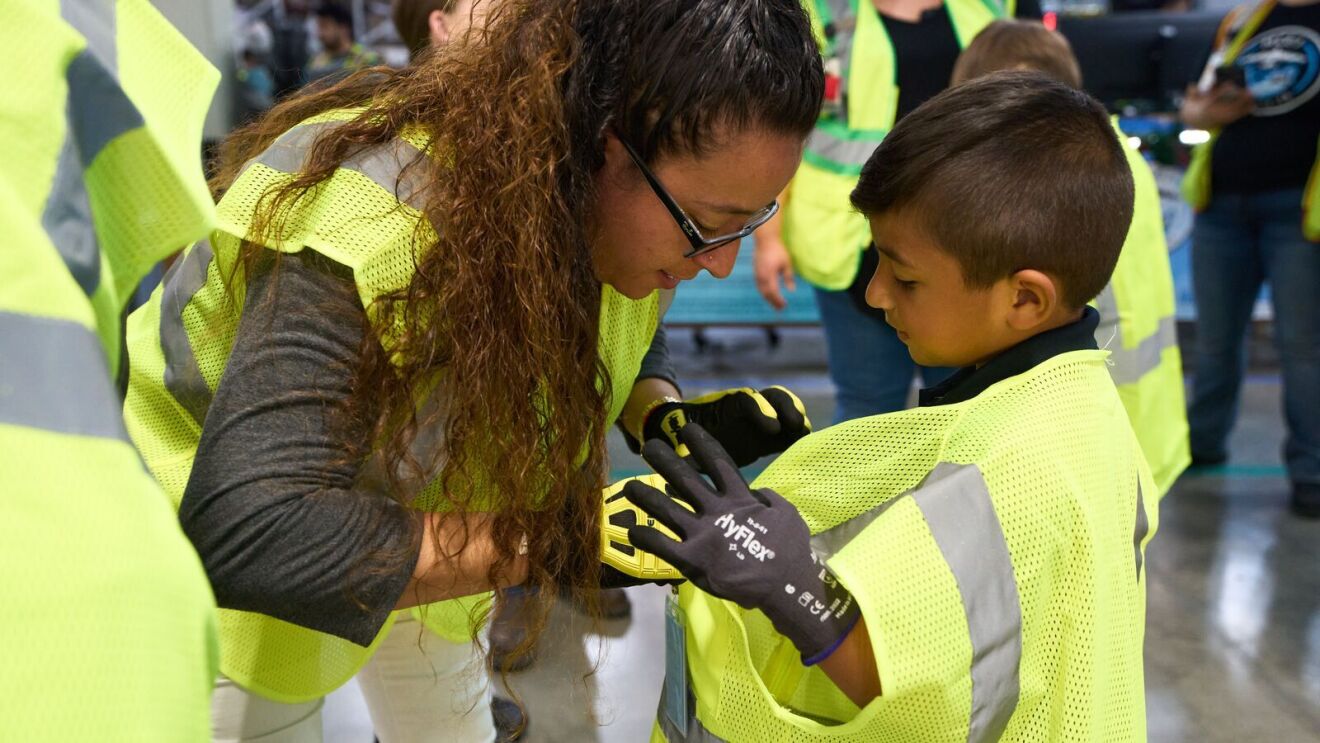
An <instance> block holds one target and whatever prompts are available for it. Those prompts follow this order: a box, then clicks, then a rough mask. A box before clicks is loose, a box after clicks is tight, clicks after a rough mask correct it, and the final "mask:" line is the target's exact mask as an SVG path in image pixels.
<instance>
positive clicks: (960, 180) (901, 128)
mask: <svg viewBox="0 0 1320 743" xmlns="http://www.w3.org/2000/svg"><path fill="white" fill-rule="evenodd" d="M1132 199H1133V195H1132V170H1131V168H1130V167H1129V166H1128V162H1127V157H1126V155H1125V154H1124V152H1123V147H1122V144H1120V143H1119V141H1118V135H1117V132H1115V131H1114V128H1113V126H1112V125H1111V124H1110V122H1109V116H1108V114H1106V113H1105V109H1104V107H1103V106H1101V105H1100V103H1099V102H1097V101H1096V100H1095V99H1094V98H1091V97H1090V96H1089V95H1087V94H1086V93H1084V92H1082V91H1080V90H1077V89H1075V88H1073V87H1071V86H1068V85H1065V84H1063V83H1060V82H1057V81H1054V80H1051V79H1050V78H1048V77H1046V76H1044V75H1041V74H1039V73H1035V72H999V73H995V74H992V75H987V76H985V77H982V78H980V79H978V80H973V81H972V82H969V83H966V84H964V85H960V86H957V87H955V88H950V89H949V90H946V91H944V92H943V93H941V94H939V95H938V96H936V97H934V98H932V99H931V100H929V101H927V102H926V103H925V104H923V105H922V106H920V107H919V108H917V109H916V110H915V111H913V112H912V113H910V114H908V115H907V116H905V117H904V118H903V119H902V120H901V121H900V122H899V123H898V125H897V126H895V127H894V129H893V131H891V132H890V133H889V135H888V136H886V137H885V139H884V141H883V142H881V144H880V146H879V147H878V148H877V149H876V151H875V152H874V153H873V154H872V155H871V158H870V159H869V160H868V161H867V162H866V165H865V166H864V167H863V168H862V175H861V179H860V180H859V181H858V183H857V187H856V188H855V189H854V190H853V192H852V203H853V206H855V207H856V208H857V209H858V210H859V211H861V212H862V213H863V214H865V215H867V216H868V217H872V216H876V215H880V214H885V213H891V212H900V211H901V212H906V213H908V214H911V215H914V216H915V217H916V219H917V220H918V222H919V224H920V225H921V227H922V228H923V229H925V230H926V231H927V233H928V234H929V235H930V236H931V237H932V238H933V239H934V240H935V241H936V242H938V243H939V245H940V246H941V247H942V248H943V249H944V250H946V251H948V252H949V253H950V254H951V255H952V256H953V257H954V258H955V259H957V261H958V263H959V264H960V265H961V267H962V272H963V279H964V281H966V282H967V284H968V285H969V286H972V287H977V288H983V287H988V286H990V285H992V284H994V283H995V282H996V281H999V280H1000V279H1003V278H1006V277H1008V276H1011V275H1012V274H1013V273H1015V272H1017V271H1020V270H1023V269H1028V268H1031V269H1036V270H1038V271H1043V272H1045V273H1047V274H1049V275H1051V276H1053V277H1054V278H1055V279H1057V280H1058V281H1059V283H1060V284H1061V287H1060V292H1061V299H1062V300H1063V302H1064V303H1065V304H1067V305H1069V306H1071V307H1078V308H1080V307H1082V306H1083V305H1085V304H1086V303H1087V302H1088V301H1090V300H1091V299H1093V298H1094V297H1095V296H1096V295H1097V294H1099V293H1100V291H1101V290H1102V289H1103V288H1104V287H1105V284H1107V283H1108V282H1109V277H1110V274H1112V273H1113V271H1114V264H1115V263H1116V262H1117V261H1118V253H1119V251H1120V250H1121V249H1122V247H1123V242H1124V240H1125V239H1126V237H1127V232H1128V226H1129V224H1130V223H1131V221H1132Z"/></svg>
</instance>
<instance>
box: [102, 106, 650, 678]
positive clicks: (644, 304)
mask: <svg viewBox="0 0 1320 743" xmlns="http://www.w3.org/2000/svg"><path fill="white" fill-rule="evenodd" d="M355 114H356V112H354V111H337V112H331V113H328V114H324V115H321V116H318V117H314V118H312V119H309V120H307V121H305V122H304V123H303V124H301V125H299V126H297V127H295V128H293V129H291V130H289V131H288V132H286V133H285V134H283V135H282V136H281V137H279V139H277V140H276V141H275V142H274V143H273V144H272V145H271V146H270V147H269V148H268V149H267V150H266V151H265V152H264V153H262V154H261V155H260V156H258V157H257V158H255V159H254V160H253V161H252V162H251V163H249V164H248V165H247V166H246V169H245V170H244V171H243V173H242V175H241V176H240V177H239V178H238V179H237V180H236V181H235V183H234V184H233V186H232V187H231V188H230V189H229V191H228V192H226V194H225V197H224V198H223V199H222V200H221V202H220V204H219V206H218V216H219V228H218V229H217V230H216V231H215V232H213V233H212V235H211V238H210V240H209V241H204V242H202V243H198V244H197V245H195V246H194V247H193V248H192V249H191V250H190V251H189V252H188V253H187V255H186V256H185V257H183V258H182V259H180V260H179V261H178V262H176V263H175V265H174V266H172V267H171V270H170V273H169V274H167V275H166V279H165V282H164V284H163V285H162V287H161V288H160V289H159V290H157V291H156V293H155V294H154V295H153V296H152V298H151V301H150V303H149V304H147V305H146V306H145V307H143V308H142V309H141V310H140V311H138V312H136V313H134V315H133V317H132V318H131V319H130V324H129V342H130V354H131V358H132V374H131V377H130V384H129V393H128V401H127V405H126V419H127V423H128V429H129V432H130V434H131V435H132V436H133V440H134V441H135V442H136V443H137V444H138V446H139V448H140V449H141V450H142V452H143V457H144V458H145V460H146V462H147V465H148V466H149V467H150V468H151V470H152V472H153V473H155V474H156V476H157V478H158V479H159V480H160V481H161V483H162V484H163V485H164V486H165V490H166V493H167V494H168V495H169V496H170V498H171V499H172V500H173V502H174V504H175V507H176V508H177V507H178V504H179V501H180V500H181V499H182V496H183V491H184V488H185V486H186V485H187V482H188V477H189V473H190V472H191V470H192V463H193V458H194V455H195V452H196V449H197V444H198V441H199V439H200V436H201V431H202V424H203V422H204V420H205V417H206V410H207V408H208V406H209V404H210V401H211V397H212V395H213V393H214V390H215V389H216V386H217V384H218V383H219V380H220V375H221V373H222V372H223V371H224V368H225V364H226V361H227V359H228V356H229V353H230V350H231V349H232V347H233V343H234V333H235V330H236V328H237V318H238V313H237V311H236V309H235V307H234V306H233V303H234V301H235V300H236V301H238V302H241V301H242V297H241V296H238V297H235V298H234V299H231V297H232V296H233V294H232V293H231V292H230V289H229V288H228V286H227V285H226V283H225V281H224V278H223V277H227V276H229V275H230V273H229V272H230V271H231V270H232V269H233V266H234V262H235V260H236V257H237V255H238V249H239V244H240V238H241V237H251V235H250V221H251V219H252V215H253V214H254V211H255V209H256V207H257V202H258V199H260V198H261V196H262V195H263V194H264V193H266V192H267V191H268V190H269V189H271V188H273V187H276V186H278V185H280V184H282V183H284V182H286V181H287V179H289V178H290V177H291V174H294V173H296V172H297V171H298V170H299V168H300V167H301V165H302V162H303V159H304V156H305V154H306V152H307V148H308V147H309V146H310V145H311V144H312V142H313V141H314V140H315V138H316V137H317V135H318V134H319V133H321V132H322V131H324V130H325V129H326V128H327V127H333V126H336V125H338V123H339V122H341V121H343V120H346V119H349V118H352V117H353V116H354V115H355ZM423 145H424V143H423V142H422V141H421V140H420V139H418V138H416V137H412V136H409V135H405V136H403V137H400V138H399V139H396V140H394V141H393V142H391V143H389V144H387V145H381V146H377V147H375V148H373V149H370V150H367V151H365V152H363V153H361V154H359V155H357V156H355V157H353V158H351V159H349V160H347V161H346V162H344V163H343V164H342V165H341V166H340V167H339V169H337V170H336V171H335V172H334V174H333V175H332V176H331V177H330V178H329V179H328V180H327V181H326V182H325V183H323V184H322V185H321V186H319V187H318V189H317V190H316V192H315V194H314V196H313V195H308V196H305V197H304V198H303V199H301V200H299V202H298V203H297V204H296V205H295V206H294V207H293V208H292V209H291V210H290V211H289V212H288V213H287V214H286V219H285V222H284V225H283V229H282V232H281V233H280V235H281V239H280V241H279V243H278V244H274V245H268V246H267V247H270V248H272V249H275V250H281V251H286V252H294V251H298V250H301V249H303V248H304V247H305V248H308V249H311V250H315V251H317V252H318V253H320V254H322V255H325V256H326V257H328V258H330V259H332V260H334V261H336V262H337V263H340V264H342V265H344V266H347V267H348V268H350V269H351V270H352V272H353V275H354V277H355V280H356V282H357V287H358V292H359V295H360V297H361V299H362V304H363V307H364V308H369V307H370V306H371V304H372V302H373V301H374V300H375V299H376V298H377V297H379V296H381V295H382V294H385V293H386V292H389V291H392V290H396V289H399V288H402V287H405V286H406V285H407V283H408V282H409V281H410V279H411V277H412V274H413V271H414V261H415V252H414V245H415V244H419V245H427V244H429V242H427V241H426V235H427V234H428V230H429V225H428V226H422V227H421V228H420V229H421V232H420V233H419V225H422V224H423V219H422V215H421V211H420V207H421V202H420V200H419V198H420V197H419V196H418V195H417V194H418V188H417V184H416V183H414V182H413V181H412V180H411V179H410V174H411V173H414V172H417V171H418V170H420V169H418V168H408V167H407V166H408V165H410V164H412V163H414V162H415V161H417V160H418V159H419V158H421V157H423V155H422V153H421V149H420V148H421V147H423ZM419 235H420V237H419ZM239 294H241V290H240V291H239ZM659 305H660V298H659V293H653V294H651V295H650V296H649V297H647V298H646V299H643V300H639V301H633V300H629V299H627V298H626V297H624V296H622V295H621V294H619V293H618V292H616V291H614V290H613V289H612V288H610V287H608V286H606V287H604V288H603V290H602V296H601V318H600V355H601V359H602V360H603V361H604V363H605V365H606V367H607V368H608V370H609V373H610V380H611V383H612V389H610V390H608V393H609V397H608V405H609V420H610V421H612V420H613V419H614V418H616V417H617V416H618V414H619V412H620V411H621V410H622V408H623V405H624V403H625V402H626V401H627V397H628V392H629V390H630V389H631V387H632V384H633V381H634V379H635V378H636V375H637V371H638V369H639V368H640V366H641V361H642V357H643V356H644V355H645V353H646V350H647V348H648V347H649V345H650V341H651V338H652V336H653V334H654V332H655V328H656V325H657V323H658V321H659ZM607 423H608V421H602V422H601V424H602V425H606V424H607ZM487 598H488V594H481V595H477V596H471V597H467V598H463V599H456V600H453V601H444V602H439V603H436V604H430V605H428V606H424V607H419V608H418V609H416V610H414V611H415V612H416V613H417V614H418V616H419V618H420V619H421V620H422V621H423V622H424V623H425V624H426V625H427V627H429V628H430V629H431V630H432V631H434V632H436V633H437V634H440V635H441V636H443V637H445V638H446V639H448V640H451V641H454V642H465V641H469V640H470V639H471V625H472V621H471V616H472V611H473V609H474V607H477V606H479V605H482V604H484V602H485V601H486V600H487ZM220 620H221V664H220V670H221V672H222V673H224V674H225V675H226V676H228V677H229V678H231V679H233V680H234V681H235V682H237V683H238V684H240V685H241V686H243V687H244V688H246V689H248V690H250V691H253V692H255V693H258V694H261V695H263V696H265V697H268V698H271V699H274V700H277V701H284V702H299V701H305V700H308V699H314V698H317V697H320V696H323V695H325V694H326V693H328V692H330V691H331V690H333V689H335V688H336V687H338V686H340V685H341V684H343V683H344V682H345V681H347V680H348V679H349V678H351V677H352V676H353V674H354V673H356V672H357V670H358V669H359V668H361V667H362V665H363V664H364V663H365V662H366V660H367V659H368V658H369V657H370V655H371V653H372V651H373V650H374V648H375V646H376V645H377V644H379V642H380V640H381V639H382V638H383V637H384V636H385V633H386V632H388V631H389V630H390V625H391V624H392V622H393V618H391V620H390V622H387V624H386V626H385V627H384V628H382V630H381V632H380V634H378V635H377V637H376V639H375V641H374V642H373V643H372V645H371V646H370V647H365V648H364V647H362V646H359V645H356V644H354V643H352V642H349V641H347V640H344V639H342V638H338V637H334V636H332V635H328V634H325V633H321V632H316V631H313V630H309V629H306V628H303V627H299V626H296V625H293V624H290V623H287V622H283V621H281V620H278V619H274V618H271V617H268V616H264V615H260V614H254V613H249V612H242V611H232V610H221V612H220Z"/></svg>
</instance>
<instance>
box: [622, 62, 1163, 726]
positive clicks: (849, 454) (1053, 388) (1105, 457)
mask: <svg viewBox="0 0 1320 743" xmlns="http://www.w3.org/2000/svg"><path fill="white" fill-rule="evenodd" d="M1132 193H1133V192H1132V176H1131V170H1130V168H1129V167H1128V165H1127V160H1126V157H1125V156H1124V154H1123V149H1122V146H1121V145H1120V144H1119V142H1118V140H1117V138H1116V137H1115V136H1114V133H1113V129H1112V128H1111V126H1110V122H1109V117H1108V116H1107V114H1106V113H1105V110H1104V108H1103V107H1102V106H1101V105H1100V104H1099V103H1098V102H1096V101H1095V100H1093V99H1091V98H1090V97H1089V96H1087V95H1086V94H1084V93H1082V92H1081V91H1078V90H1076V89H1074V88H1072V87H1069V86H1067V85H1063V84H1061V83H1059V82H1057V81H1053V80H1050V79H1048V78H1046V77H1044V76H1041V75H1039V74H1036V73H1019V72H1012V73H996V74H994V75H989V76H986V77H983V78H980V79H978V80H974V81H972V82H969V83H966V84H964V85H960V86H958V87H956V88H953V89H952V90H949V91H946V92H945V93H942V94H940V95H939V96H937V97H936V98H934V99H932V100H931V101H930V102H928V103H927V104H925V105H924V106H922V107H921V108H919V109H917V111H915V112H913V113H912V114H911V115H910V116H909V117H907V118H906V119H904V120H903V121H902V122H900V123H899V124H898V126H896V127H895V128H894V131H893V132H892V133H891V134H890V136H889V137H888V138H887V139H886V140H885V142H884V143H883V144H881V145H880V147H879V148H878V149H877V150H876V152H875V154H874V156H873V157H872V159H871V160H870V161H869V162H868V163H867V165H866V168H865V169H864V170H863V171H862V175H861V179H860V180H859V183H858V186H857V189H856V190H855V191H854V192H853V197H852V201H853V203H854V205H855V206H856V207H857V208H858V209H859V210H860V211H861V212H862V213H864V214H865V215H866V217H867V219H868V220H869V222H870V227H871V231H872V236H873V237H874V239H875V244H876V245H877V246H878V249H879V250H880V251H881V256H882V257H881V260H880V263H879V268H878V269H877V271H876V273H875V275H874V276H873V277H872V279H871V282H870V285H869V287H868V289H867V296H868V298H869V299H870V301H871V302H872V303H873V304H874V305H875V306H877V307H880V308H883V309H884V311H885V314H886V318H887V320H888V321H889V322H891V323H893V325H894V327H895V328H896V329H897V330H898V333H899V336H900V337H901V338H902V339H903V341H904V343H906V344H907V346H908V348H909V349H910V351H911V354H912V356H913V358H914V359H916V360H917V361H919V362H923V363H929V364H949V365H963V368H962V369H961V370H960V371H958V372H957V373H956V374H955V375H954V376H952V377H950V378H949V379H948V380H946V381H945V382H944V383H942V384H941V385H939V386H938V387H935V388H933V389H929V390H925V391H924V392H923V394H922V405H921V407H919V408H917V409H914V410H908V411H900V412H896V413H891V414H888V415H879V416H872V417H869V418H863V419H858V420H854V421H849V422H847V423H843V424H839V425H836V426H833V427H831V428H828V429H826V430H824V431H821V432H820V433H816V434H814V435H811V436H808V437H807V438H805V439H803V440H802V441H799V442H798V443H797V444H796V445H794V446H793V447H792V448H791V449H789V450H788V451H787V452H785V453H784V454H783V455H782V456H780V457H779V458H778V459H777V460H776V461H775V462H774V463H773V464H772V465H771V466H770V467H769V468H768V469H767V470H766V471H765V472H764V473H763V474H762V476H761V477H759V478H757V480H756V482H755V483H754V484H753V485H752V486H751V487H749V486H748V485H746V484H745V483H744V482H743V480H742V478H741V476H740V475H739V474H738V470H737V469H736V467H735V466H734V465H733V463H732V462H730V461H729V460H728V459H727V458H726V457H725V456H724V455H723V453H722V451H721V448H720V446H719V445H718V444H717V443H716V442H714V441H713V440H711V439H710V438H709V437H706V436H705V435H704V433H703V432H701V431H700V430H699V429H697V428H696V427H689V428H688V429H685V430H684V432H683V436H684V439H685V442H686V443H687V445H688V447H689V449H691V451H692V452H693V457H692V459H693V460H695V462H696V463H697V466H698V467H699V468H700V470H701V471H702V472H704V473H705V474H706V475H708V476H710V478H711V482H712V483H713V486H712V485H711V484H708V483H707V482H706V481H705V480H704V479H703V478H702V477H701V476H700V475H699V474H698V472H697V468H698V467H693V466H691V465H689V464H687V463H686V462H683V461H680V460H678V459H677V458H676V457H675V456H674V455H673V454H672V453H671V452H669V451H668V450H667V449H666V448H665V447H660V446H653V445H648V448H647V449H646V451H645V454H646V457H647V461H648V462H649V463H650V464H651V465H652V466H653V467H655V469H656V471H657V472H659V473H660V474H661V475H663V476H664V477H665V480H666V481H667V482H668V486H669V490H670V492H671V493H672V495H673V496H674V497H676V498H678V499H681V500H682V501H685V502H686V503H687V504H688V505H689V506H690V507H691V508H692V510H688V509H685V508H683V507H681V506H680V505H679V504H676V503H675V502H674V501H673V500H671V497H670V495H666V494H665V493H663V492H661V491H659V490H656V489H654V488H651V487H649V486H647V485H645V484H642V483H640V482H636V483H629V484H628V485H626V486H625V488H624V492H625V493H626V494H627V497H628V498H629V499H630V500H632V501H633V502H634V503H636V504H637V505H638V506H640V507H642V508H643V509H644V510H646V511H648V512H649V513H650V514H651V515H653V516H654V517H656V518H657V519H658V520H659V521H660V522H662V523H663V524H664V525H666V526H667V527H668V528H669V529H671V530H673V532H674V533H676V534H678V535H679V536H680V537H681V539H680V540H678V541H676V540H673V539H669V538H667V537H665V536H663V535H662V534H661V533H660V532H658V531H657V530H655V529H652V528H650V527H647V526H637V527H634V528H633V529H631V531H630V538H631V542H632V544H634V545H635V546H637V547H640V548H642V549H645V550H648V551H651V552H654V553H655V554H657V555H658V556H660V557H662V558H664V559H665V560H667V561H668V562H670V563H671V564H673V565H674V566H675V567H676V568H678V569H679V570H681V571H682V572H683V573H684V574H685V575H686V576H687V577H688V578H689V579H690V580H691V584H688V585H683V586H681V587H679V589H678V594H677V601H676V602H674V603H673V604H671V606H670V618H669V625H668V627H667V632H666V639H667V641H668V642H667V649H668V652H673V653H675V654H676V656H677V657H676V658H674V657H673V656H669V655H668V654H667V659H666V668H667V673H666V679H665V686H664V689H663V691H662V697H661V704H660V714H659V719H658V721H657V726H656V728H655V731H654V733H653V735H652V740H653V741H664V740H668V741H683V740H701V741H710V740H729V741H755V740H794V741H803V742H808V741H853V742H861V741H891V740H968V741H998V740H1005V741H1050V740H1105V741H1140V740H1144V739H1145V736H1146V723H1145V709H1144V694H1143V688H1142V687H1143V681H1142V637H1143V630H1144V613H1145V611H1144V605H1145V598H1144V596H1145V581H1144V577H1143V576H1144V572H1143V569H1142V556H1143V551H1144V548H1145V545H1146V544H1147V543H1148V541H1149V539H1150V538H1151V534H1152V533H1153V530H1154V526H1155V524H1156V515H1157V513H1158V511H1157V510H1156V508H1155V503H1154V497H1153V495H1154V483H1153V480H1152V479H1151V476H1150V472H1149V470H1148V469H1147V468H1146V466H1145V464H1144V461H1143V459H1142V456H1141V451H1140V446H1139V444H1138V442H1137V441H1136V438H1135V437H1134V436H1133V434H1132V430H1131V427H1130V425H1129V424H1128V421H1127V416H1126V414H1125V413H1124V410H1123V407H1122V404H1121V402H1120V401H1119V398H1118V394H1117V392H1116V390H1115V389H1114V385H1113V382H1112V380H1111V379H1110V376H1109V373H1108V371H1107V370H1106V368H1105V358H1106V356H1107V354H1106V353H1105V352H1103V351H1100V350H1098V349H1097V346H1096V342H1095V335H1094V334H1095V328H1096V325H1097V324H1098V322H1099V317H1098V313H1097V312H1096V311H1095V310H1094V309H1093V308H1090V307H1088V306H1087V302H1088V301H1090V300H1091V299H1092V298H1093V297H1094V296H1095V295H1096V294H1097V293H1099V292H1100V290H1101V289H1102V288H1103V287H1104V285H1105V284H1106V283H1107V282H1108V281H1109V277H1110V272H1111V271H1112V270H1113V267H1114V265H1115V263H1116V261H1117V260H1118V256H1119V251H1120V249H1121V247H1122V244H1123V240H1124V237H1125V235H1126V234H1127V226H1128V221H1129V219H1130V218H1131V215H1132ZM955 194H956V195H957V197H958V198H959V199H960V200H962V202H963V203H966V204H967V206H968V209H967V212H966V213H967V215H968V218H967V219H962V220H949V219H945V218H944V215H945V214H946V209H945V208H944V205H945V204H946V203H948V202H949V201H950V200H951V199H953V198H954V197H955ZM1024 267H1025V268H1024ZM752 488H755V490H753V489H752ZM684 667H686V671H685V670H684Z"/></svg>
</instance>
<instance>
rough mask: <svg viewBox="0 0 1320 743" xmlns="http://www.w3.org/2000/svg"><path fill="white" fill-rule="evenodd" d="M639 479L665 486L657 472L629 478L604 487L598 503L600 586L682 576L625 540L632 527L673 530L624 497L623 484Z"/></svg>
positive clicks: (671, 580)
mask: <svg viewBox="0 0 1320 743" xmlns="http://www.w3.org/2000/svg"><path fill="white" fill-rule="evenodd" d="M630 482H640V483H643V484H647V485H651V486H654V487H661V488H663V487H664V486H665V481H664V480H663V479H661V478H660V477H659V476H658V475H645V476H643V477H634V478H628V479H626V480H619V481H618V482H616V483H614V484H612V485H610V486H609V487H607V488H605V492H604V493H603V497H604V501H605V502H604V503H603V504H602V506H601V523H600V562H601V577H600V587H601V588H625V587H627V586H640V585H644V584H646V583H661V584H671V583H682V582H683V575H682V574H681V573H679V572H678V571H677V570H675V569H674V567H673V566H672V565H670V564H669V563H667V562H665V561H664V560H662V559H660V558H659V557H656V556H655V555H654V554H651V553H650V552H644V551H642V550H639V549H637V548H636V547H634V546H633V545H632V544H631V542H629V540H628V530H629V529H631V528H632V527H634V526H638V525H645V526H650V527H657V528H659V529H660V530H662V531H663V532H664V533H666V534H669V535H670V536H673V532H670V531H669V530H668V529H665V528H664V526H662V525H659V524H657V523H656V521H655V519H653V518H651V517H650V516H648V515H647V514H646V512H645V511H642V510H641V509H639V508H637V507H636V506H634V505H633V504H632V503H630V502H629V501H628V500H627V499H626V498H624V497H623V488H624V485H626V484H627V483H630Z"/></svg>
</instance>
